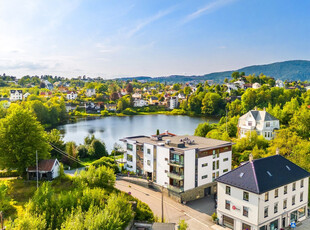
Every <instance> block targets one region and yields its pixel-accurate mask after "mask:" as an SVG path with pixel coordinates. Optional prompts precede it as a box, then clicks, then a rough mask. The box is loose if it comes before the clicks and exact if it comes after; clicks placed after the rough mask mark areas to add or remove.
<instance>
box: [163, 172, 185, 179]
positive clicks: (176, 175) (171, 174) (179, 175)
mask: <svg viewBox="0 0 310 230" xmlns="http://www.w3.org/2000/svg"><path fill="white" fill-rule="evenodd" d="M167 175H168V177H170V178H172V179H176V180H183V179H184V174H182V173H178V172H168V173H167Z"/></svg>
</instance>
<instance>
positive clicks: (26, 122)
mask: <svg viewBox="0 0 310 230" xmlns="http://www.w3.org/2000/svg"><path fill="white" fill-rule="evenodd" d="M0 143H1V145H0V167H3V168H7V169H11V168H16V169H17V170H18V172H19V173H20V174H24V173H25V172H26V168H27V167H29V166H32V165H34V164H35V160H36V151H37V152H38V156H39V159H45V158H48V157H49V156H50V154H49V150H50V146H49V144H48V142H47V136H46V133H45V131H44V129H43V127H42V125H41V124H40V123H39V122H38V121H37V120H36V118H35V117H34V116H33V115H32V113H31V112H30V111H29V110H27V109H23V108H22V107H21V106H17V105H16V106H14V107H12V109H10V110H9V113H8V115H7V116H6V117H5V118H3V119H1V120H0Z"/></svg>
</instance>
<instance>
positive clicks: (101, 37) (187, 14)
mask: <svg viewBox="0 0 310 230" xmlns="http://www.w3.org/2000/svg"><path fill="white" fill-rule="evenodd" d="M309 10H310V1H307V0H299V1H294V0H204V1H202V0H192V1H189V0H183V1H182V0H169V1H167V0H152V1H151V0H134V1H123V0H117V1H112V0H84V1H83V0H27V1H23V0H1V1H0V31H1V35H0V72H1V71H2V72H3V73H6V74H12V75H15V76H18V77H20V76H23V75H26V74H29V75H35V74H37V75H42V74H52V75H57V76H65V77H75V76H79V75H87V76H90V77H96V76H101V77H104V78H112V77H123V76H152V77H155V76H168V75H172V74H186V75H192V74H205V73H210V72H218V71H224V70H232V69H238V68H241V67H244V66H248V65H255V64H266V63H272V62H277V61H284V60H293V59H303V60H310V42H309V35H310V14H309Z"/></svg>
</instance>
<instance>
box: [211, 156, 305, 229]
mask: <svg viewBox="0 0 310 230" xmlns="http://www.w3.org/2000/svg"><path fill="white" fill-rule="evenodd" d="M309 176H310V174H309V173H308V172H307V171H305V170H303V169H302V168H300V167H299V166H297V165H296V164H294V163H292V162H290V161H289V160H287V159H285V158H284V157H282V156H280V155H275V156H271V157H266V158H262V159H257V160H252V159H250V161H249V162H247V163H245V164H243V165H242V166H240V167H238V168H236V169H234V170H232V171H231V172H228V173H227V174H225V175H223V176H220V177H219V178H217V179H216V181H217V186H218V192H217V194H218V206H217V215H218V218H219V223H220V224H221V225H224V226H226V227H228V228H230V229H233V230H245V229H247V230H279V229H281V228H285V227H288V226H290V224H291V223H292V222H295V223H298V222H300V221H303V220H305V219H306V217H307V207H308V182H309Z"/></svg>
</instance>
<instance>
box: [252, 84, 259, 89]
mask: <svg viewBox="0 0 310 230" xmlns="http://www.w3.org/2000/svg"><path fill="white" fill-rule="evenodd" d="M260 87H261V85H260V84H259V83H257V82H255V83H254V84H253V85H252V88H253V89H259V88H260Z"/></svg>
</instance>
